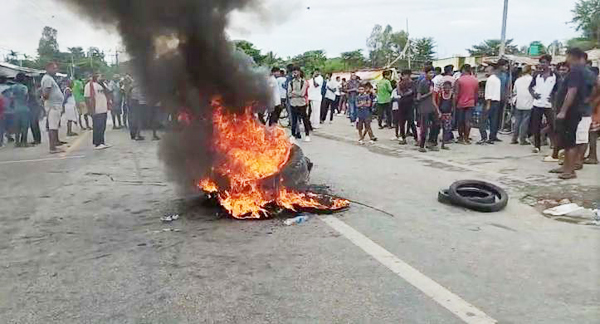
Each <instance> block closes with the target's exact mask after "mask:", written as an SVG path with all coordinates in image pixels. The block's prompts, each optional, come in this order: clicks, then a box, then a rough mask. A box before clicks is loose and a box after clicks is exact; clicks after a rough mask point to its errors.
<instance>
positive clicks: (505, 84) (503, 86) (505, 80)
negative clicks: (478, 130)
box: [490, 59, 511, 142]
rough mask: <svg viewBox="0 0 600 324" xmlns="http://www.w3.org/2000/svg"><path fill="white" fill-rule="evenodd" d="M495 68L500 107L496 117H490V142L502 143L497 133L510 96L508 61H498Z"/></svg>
mask: <svg viewBox="0 0 600 324" xmlns="http://www.w3.org/2000/svg"><path fill="white" fill-rule="evenodd" d="M497 67H498V71H497V74H496V76H497V77H498V78H499V79H500V106H499V107H498V110H497V111H496V115H495V116H492V120H493V121H494V126H493V128H492V126H490V140H492V141H494V142H502V140H501V139H499V138H498V131H499V130H500V129H501V128H502V127H503V125H502V123H503V121H504V120H503V116H504V109H505V107H506V105H507V102H508V96H509V94H510V86H511V82H509V74H508V69H509V64H508V61H507V60H505V59H499V60H498V64H497ZM492 129H493V130H494V132H492Z"/></svg>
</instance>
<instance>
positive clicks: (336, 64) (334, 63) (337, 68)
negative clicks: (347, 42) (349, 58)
mask: <svg viewBox="0 0 600 324" xmlns="http://www.w3.org/2000/svg"><path fill="white" fill-rule="evenodd" d="M344 67H345V64H344V60H343V59H342V58H341V57H334V58H331V59H327V61H325V64H324V65H323V68H322V70H323V73H324V74H327V73H334V72H341V71H344V70H345V68H344Z"/></svg>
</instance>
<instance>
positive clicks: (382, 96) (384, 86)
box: [377, 78, 393, 104]
mask: <svg viewBox="0 0 600 324" xmlns="http://www.w3.org/2000/svg"><path fill="white" fill-rule="evenodd" d="M392 91H393V89H392V83H391V82H390V80H388V79H386V78H383V79H382V80H381V81H379V83H377V103H378V104H384V103H389V102H392Z"/></svg>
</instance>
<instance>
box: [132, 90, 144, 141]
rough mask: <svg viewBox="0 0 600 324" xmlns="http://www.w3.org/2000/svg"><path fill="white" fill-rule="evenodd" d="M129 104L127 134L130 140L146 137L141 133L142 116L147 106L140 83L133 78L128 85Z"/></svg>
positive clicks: (140, 139) (139, 139)
mask: <svg viewBox="0 0 600 324" xmlns="http://www.w3.org/2000/svg"><path fill="white" fill-rule="evenodd" d="M130 87H131V88H130V90H129V91H130V95H129V96H130V101H129V102H130V104H129V118H128V119H129V135H130V137H131V139H132V140H135V141H143V140H145V139H146V138H145V137H144V136H142V135H141V133H142V125H143V122H142V116H143V114H144V110H146V109H145V108H146V107H147V101H146V95H145V94H144V91H143V89H142V85H141V84H140V83H139V81H138V80H137V79H134V80H133V81H132V83H131V85H130Z"/></svg>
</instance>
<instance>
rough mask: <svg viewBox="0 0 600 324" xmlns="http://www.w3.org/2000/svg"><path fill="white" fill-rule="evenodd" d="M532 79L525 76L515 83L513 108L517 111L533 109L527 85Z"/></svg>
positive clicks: (528, 75) (527, 75)
mask: <svg viewBox="0 0 600 324" xmlns="http://www.w3.org/2000/svg"><path fill="white" fill-rule="evenodd" d="M531 80H533V77H532V76H531V75H530V74H525V75H523V76H521V77H520V78H518V79H517V81H515V86H514V92H515V107H517V109H519V110H531V108H533V97H532V96H531V93H530V92H529V85H530V84H531Z"/></svg>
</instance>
